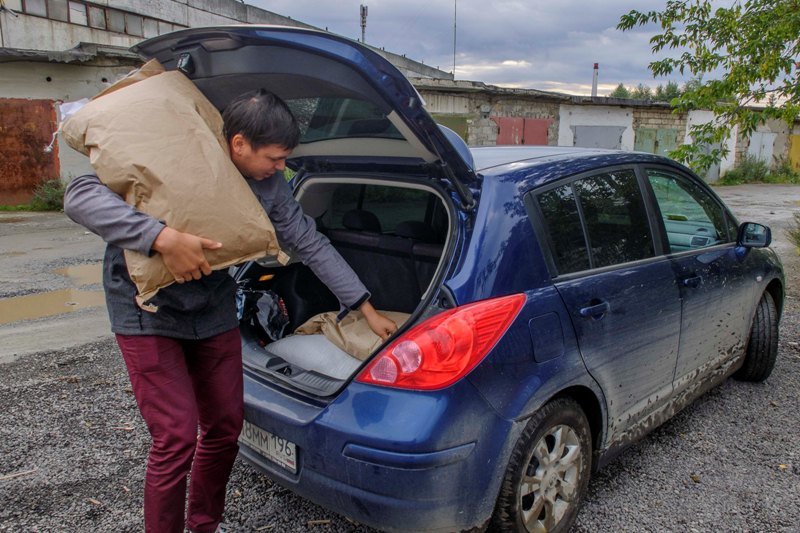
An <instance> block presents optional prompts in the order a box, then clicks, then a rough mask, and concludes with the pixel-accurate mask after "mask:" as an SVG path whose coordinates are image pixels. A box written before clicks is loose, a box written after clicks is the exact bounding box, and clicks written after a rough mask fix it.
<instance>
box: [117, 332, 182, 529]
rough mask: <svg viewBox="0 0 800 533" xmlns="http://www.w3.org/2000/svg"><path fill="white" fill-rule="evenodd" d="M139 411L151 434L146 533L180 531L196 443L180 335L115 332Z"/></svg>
mask: <svg viewBox="0 0 800 533" xmlns="http://www.w3.org/2000/svg"><path fill="white" fill-rule="evenodd" d="M117 343H118V344H119V347H120V350H122V356H123V357H124V359H125V364H126V366H127V367H128V374H129V376H130V379H131V385H132V387H133V393H134V396H136V402H137V403H138V404H139V411H141V413H142V417H143V418H144V420H145V422H146V423H147V428H148V429H149V430H150V436H151V437H152V445H151V448H150V455H149V457H148V460H147V473H146V475H145V483H144V523H145V530H146V531H147V532H148V533H150V532H152V533H172V532H176V533H182V532H183V527H184V508H185V506H184V502H185V498H186V475H187V474H188V473H189V469H190V467H191V464H192V456H193V454H194V450H195V446H196V444H197V406H196V404H195V397H194V390H193V388H192V381H191V378H190V377H189V371H188V369H187V367H186V360H185V355H184V350H183V347H182V341H179V340H176V339H170V338H167V337H158V336H150V335H144V336H130V335H117Z"/></svg>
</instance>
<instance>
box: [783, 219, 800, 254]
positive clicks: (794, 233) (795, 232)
mask: <svg viewBox="0 0 800 533" xmlns="http://www.w3.org/2000/svg"><path fill="white" fill-rule="evenodd" d="M786 236H787V237H788V238H789V240H790V241H792V243H794V246H795V248H796V249H797V250H798V251H800V213H795V214H794V224H793V225H792V226H789V229H787V230H786Z"/></svg>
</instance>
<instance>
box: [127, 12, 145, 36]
mask: <svg viewBox="0 0 800 533" xmlns="http://www.w3.org/2000/svg"><path fill="white" fill-rule="evenodd" d="M125 33H127V34H128V35H136V36H138V37H143V36H144V28H143V26H142V17H140V16H139V15H134V14H132V13H125Z"/></svg>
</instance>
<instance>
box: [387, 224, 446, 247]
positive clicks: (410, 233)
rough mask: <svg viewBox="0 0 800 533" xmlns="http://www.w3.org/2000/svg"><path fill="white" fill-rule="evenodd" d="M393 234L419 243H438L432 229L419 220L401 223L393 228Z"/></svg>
mask: <svg viewBox="0 0 800 533" xmlns="http://www.w3.org/2000/svg"><path fill="white" fill-rule="evenodd" d="M394 233H395V235H397V236H398V237H405V238H407V239H414V240H415V241H420V242H429V243H435V242H439V239H438V238H437V237H436V233H434V231H433V228H431V227H430V226H429V225H427V224H425V223H424V222H420V221H419V220H406V221H405V222H401V223H399V224H398V225H397V227H395V228H394Z"/></svg>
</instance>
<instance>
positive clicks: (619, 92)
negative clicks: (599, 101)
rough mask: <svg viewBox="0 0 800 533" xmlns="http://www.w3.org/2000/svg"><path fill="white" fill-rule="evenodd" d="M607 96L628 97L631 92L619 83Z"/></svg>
mask: <svg viewBox="0 0 800 533" xmlns="http://www.w3.org/2000/svg"><path fill="white" fill-rule="evenodd" d="M608 96H609V97H610V98H630V97H631V92H630V91H629V90H628V89H627V88H625V86H624V85H623V84H621V83H620V84H619V85H617V88H616V89H614V90H613V91H611V93H610V94H609V95H608Z"/></svg>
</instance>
